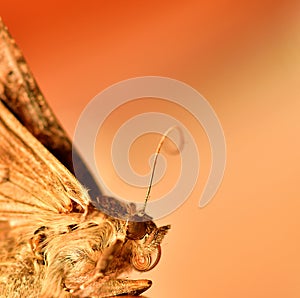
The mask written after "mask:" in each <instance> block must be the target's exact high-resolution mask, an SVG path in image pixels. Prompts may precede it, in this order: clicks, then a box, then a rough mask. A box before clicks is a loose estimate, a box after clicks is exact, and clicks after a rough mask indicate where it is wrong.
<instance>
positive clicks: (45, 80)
mask: <svg viewBox="0 0 300 298" xmlns="http://www.w3.org/2000/svg"><path fill="white" fill-rule="evenodd" d="M299 4H300V3H299V1H274V0H273V1H258V0H254V1H230V0H229V1H206V2H203V1H189V2H188V3H185V4H184V3H183V1H181V2H179V1H164V2H163V3H161V1H151V2H150V1H149V2H148V1H147V2H146V1H145V2H141V1H126V3H125V1H124V2H121V1H111V2H110V3H107V2H106V1H90V0H85V1H77V2H76V3H75V1H54V0H52V1H48V0H47V1H33V0H27V1H13V0H2V1H1V5H0V8H1V16H2V17H3V19H4V21H5V23H6V24H7V26H8V27H9V29H10V32H11V33H12V35H13V36H14V38H15V39H16V40H17V42H18V44H19V46H20V47H21V49H22V50H23V53H24V55H25V57H26V58H27V61H28V62H29V65H30V67H31V69H32V71H33V73H34V75H35V77H36V79H37V81H38V83H39V85H40V87H41V89H42V90H43V92H44V94H45V96H46V98H47V100H48V101H49V103H50V105H51V106H52V108H53V110H54V111H55V113H56V114H57V116H58V118H59V119H60V120H61V122H62V123H63V125H64V127H65V128H66V130H67V131H68V133H69V134H70V135H72V134H73V132H74V130H75V126H76V122H77V119H78V117H79V115H80V113H81V111H82V110H83V108H84V107H85V105H86V104H87V103H88V102H89V100H90V99H91V98H92V97H94V96H95V95H96V94H97V93H98V92H100V91H101V90H103V89H104V88H106V87H108V86H110V85H111V84H113V83H116V82H118V81H120V80H124V79H128V78H131V77H135V76H145V75H160V76H167V77H171V78H174V79H177V80H181V81H183V82H186V83H187V84H189V85H191V86H192V87H194V88H195V89H197V90H198V91H199V92H200V93H202V94H203V95H204V96H205V98H206V99H208V101H209V102H210V104H211V105H212V107H213V108H214V110H215V111H216V113H217V115H218V117H219V119H220V121H221V123H222V126H223V129H224V132H225V137H226V141H227V150H228V152H227V168H226V173H225V177H224V180H223V183H222V185H221V188H220V189H219V191H218V193H217V195H216V196H215V198H214V200H213V201H212V202H211V203H210V204H209V205H208V206H207V207H205V208H203V209H199V208H198V207H197V205H198V200H199V196H198V193H197V191H195V192H194V193H193V194H194V195H192V197H191V198H190V199H189V200H188V201H187V202H186V203H185V204H184V205H183V206H182V207H181V208H179V209H178V210H177V211H176V212H174V213H173V214H171V215H170V216H168V217H166V218H164V219H162V220H160V221H159V223H160V224H167V223H170V224H171V225H172V230H171V232H170V233H169V235H168V237H167V238H166V241H164V243H163V257H162V260H161V262H160V264H159V265H158V266H157V267H156V268H155V269H154V270H153V271H151V272H149V273H145V274H142V275H141V278H142V277H149V278H151V279H152V280H153V282H154V285H153V287H152V288H151V289H150V290H149V291H148V292H147V296H149V297H209V298H211V297H220V298H221V297H231V298H233V297H273V298H275V297H278V298H279V297H285V298H286V297H291V298H293V297H295V298H296V297H300V256H299V251H300V240H299V228H300V217H299V211H300V199H299V198H300V187H299V184H300V183H299V172H300V170H299V169H300V167H299V165H300V162H299V160H300V159H299V158H300V150H299V149H300V141H299V132H300V131H299V129H300V121H299V112H300V100H299V99H300V98H299V95H300V76H299V75H300V34H299V32H300V5H299ZM205 148H206V149H205ZM207 148H208V149H207ZM202 150H203V152H204V154H205V153H207V160H208V161H206V159H205V155H202V160H204V170H203V172H201V174H200V182H199V185H197V187H196V188H199V189H200V187H201V185H203V181H205V179H206V178H207V173H208V172H207V171H208V167H209V158H210V157H209V146H208V144H207V140H206V145H205V144H204V148H203V149H202ZM201 171H202V170H201ZM199 189H198V190H199Z"/></svg>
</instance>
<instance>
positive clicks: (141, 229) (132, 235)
mask: <svg viewBox="0 0 300 298" xmlns="http://www.w3.org/2000/svg"><path fill="white" fill-rule="evenodd" d="M146 233H147V224H146V223H145V222H135V221H131V222H129V223H128V226H127V232H126V235H127V238H128V239H130V240H140V239H143V238H144V236H145V235H146Z"/></svg>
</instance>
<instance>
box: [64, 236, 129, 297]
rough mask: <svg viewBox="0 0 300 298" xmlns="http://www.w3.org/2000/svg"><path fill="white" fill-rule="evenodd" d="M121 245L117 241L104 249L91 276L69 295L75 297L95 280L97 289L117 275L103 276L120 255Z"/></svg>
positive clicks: (120, 242)
mask: <svg viewBox="0 0 300 298" xmlns="http://www.w3.org/2000/svg"><path fill="white" fill-rule="evenodd" d="M122 245H123V242H122V241H121V240H119V239H118V240H116V242H115V243H114V244H112V245H111V246H109V247H108V248H106V249H105V250H104V251H103V253H102V254H101V256H100V258H99V260H98V261H97V264H96V267H95V269H94V273H93V275H92V276H91V277H90V278H89V279H88V280H87V281H86V282H84V283H83V284H81V285H80V287H79V288H77V289H72V290H70V293H74V294H75V295H76V294H77V293H78V292H80V291H82V290H84V289H85V288H87V287H88V286H89V285H91V284H92V283H94V282H95V281H96V280H98V287H99V285H100V284H104V283H106V282H107V281H108V280H109V279H111V278H113V277H114V276H115V275H117V272H114V273H112V274H109V275H105V272H106V271H107V268H108V267H109V265H110V264H111V262H112V261H113V259H114V258H115V257H116V256H117V255H118V254H119V253H120V250H121V248H122ZM100 280H101V282H100Z"/></svg>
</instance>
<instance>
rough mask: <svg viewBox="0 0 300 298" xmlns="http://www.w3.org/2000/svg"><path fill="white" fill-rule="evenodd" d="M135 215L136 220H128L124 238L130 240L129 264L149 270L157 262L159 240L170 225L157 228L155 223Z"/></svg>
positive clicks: (159, 247)
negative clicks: (131, 247) (142, 219)
mask: <svg viewBox="0 0 300 298" xmlns="http://www.w3.org/2000/svg"><path fill="white" fill-rule="evenodd" d="M139 216H140V215H135V216H134V218H132V219H135V220H136V221H128V224H127V231H126V238H127V239H128V240H131V241H132V245H133V249H132V254H131V264H132V266H133V267H134V269H135V270H137V271H142V272H144V271H149V270H151V269H153V268H154V267H155V266H156V265H157V264H158V262H159V260H160V257H161V245H160V244H161V242H162V240H163V238H164V236H165V235H166V233H167V231H168V230H169V229H170V226H169V225H167V226H162V227H159V228H157V226H156V224H155V223H154V222H153V221H151V220H149V221H141V218H137V217H139Z"/></svg>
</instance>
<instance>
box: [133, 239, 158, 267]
mask: <svg viewBox="0 0 300 298" xmlns="http://www.w3.org/2000/svg"><path fill="white" fill-rule="evenodd" d="M160 256H161V248H160V245H158V246H157V247H156V249H155V250H154V251H152V252H150V253H141V252H137V253H134V254H133V255H132V257H131V263H132V265H133V267H134V268H135V269H136V270H137V271H149V270H151V269H153V268H154V267H155V266H156V265H157V264H158V262H159V260H160Z"/></svg>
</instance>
